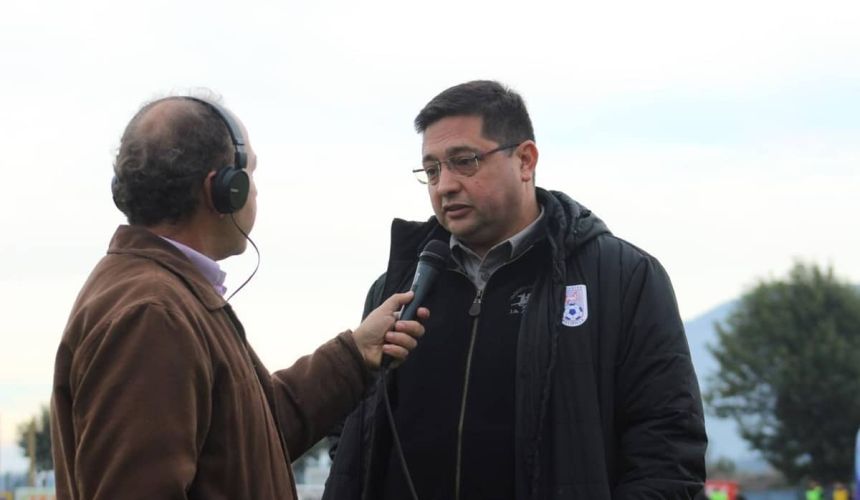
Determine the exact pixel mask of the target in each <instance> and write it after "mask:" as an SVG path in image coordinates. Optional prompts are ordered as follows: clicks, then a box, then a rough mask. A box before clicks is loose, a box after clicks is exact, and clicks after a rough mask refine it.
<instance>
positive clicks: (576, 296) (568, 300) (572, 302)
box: [561, 285, 588, 326]
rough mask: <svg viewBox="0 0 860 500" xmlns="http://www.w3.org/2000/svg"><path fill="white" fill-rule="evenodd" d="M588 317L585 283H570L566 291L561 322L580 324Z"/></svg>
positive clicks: (565, 324)
mask: <svg viewBox="0 0 860 500" xmlns="http://www.w3.org/2000/svg"><path fill="white" fill-rule="evenodd" d="M587 319H588V295H587V293H586V289H585V285H568V286H567V289H566V290H565V292H564V314H563V315H562V317H561V324H563V325H564V326H579V325H581V324H583V323H585V320H587Z"/></svg>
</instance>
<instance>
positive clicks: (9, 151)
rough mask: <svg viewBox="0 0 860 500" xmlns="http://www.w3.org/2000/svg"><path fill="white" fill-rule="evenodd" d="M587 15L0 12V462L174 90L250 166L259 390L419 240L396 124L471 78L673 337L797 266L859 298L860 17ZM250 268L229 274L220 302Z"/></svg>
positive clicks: (167, 7)
mask: <svg viewBox="0 0 860 500" xmlns="http://www.w3.org/2000/svg"><path fill="white" fill-rule="evenodd" d="M595 4H596V2H576V1H574V2H544V1H535V2H529V3H528V4H525V3H519V2H504V1H502V2H489V1H485V0H479V1H472V2H455V1H453V0H440V1H437V2H433V3H432V4H430V3H425V4H412V3H408V2H395V1H376V2H361V3H356V2H346V1H342V2H341V1H337V2H330V1H321V2H315V3H313V4H312V5H311V3H310V2H297V1H286V2H283V1H278V2H275V1H260V0H251V1H248V2H245V3H242V4H241V5H239V4H236V3H235V2H232V3H227V2H220V1H216V2H202V1H188V2H168V1H167V0H153V1H150V2H144V3H141V2H136V3H131V2H115V1H107V0H99V1H90V0H86V1H79V2H62V1H59V0H46V1H43V2H27V1H24V0H12V1H10V2H6V4H4V15H3V16H2V18H0V67H2V68H3V78H2V79H0V109H2V115H3V118H2V120H0V146H2V151H3V160H2V165H3V174H4V181H5V184H6V186H7V188H8V189H7V190H6V195H5V198H4V201H5V202H6V204H7V207H9V208H10V209H11V210H9V211H8V213H7V217H6V218H5V220H4V229H5V231H4V233H5V236H4V237H3V239H2V241H0V262H2V263H3V264H2V268H0V300H2V303H3V304H5V307H4V313H5V314H4V327H3V330H2V337H0V339H2V348H0V444H2V445H4V446H6V448H5V449H7V450H8V449H9V448H8V447H9V446H10V444H11V442H12V441H13V437H14V433H15V426H16V424H17V423H18V422H19V421H21V420H22V419H24V418H26V417H27V416H28V415H31V414H33V413H35V412H36V411H38V408H39V404H41V403H42V402H45V401H47V399H48V397H49V394H50V384H51V376H52V371H53V358H54V353H55V350H56V345H57V343H58V341H59V337H60V335H61V332H62V329H63V325H64V323H65V320H66V315H67V314H68V311H69V308H70V306H71V303H72V301H73V300H74V297H75V294H76V293H77V290H78V288H79V287H80V285H81V284H82V282H83V280H84V279H85V278H86V275H87V273H88V272H89V269H90V268H91V267H92V265H93V264H94V263H95V262H96V261H97V259H98V258H99V257H100V256H101V255H102V254H103V253H104V250H105V248H106V245H107V241H108V239H109V237H110V235H111V234H112V232H113V230H114V228H115V226H116V225H117V224H119V223H121V222H122V218H121V216H120V214H119V213H118V212H117V211H116V210H115V208H114V207H113V205H112V203H111V201H110V194H109V190H108V185H109V182H110V178H111V175H112V174H111V161H112V156H113V153H114V150H115V148H116V146H117V144H118V140H119V135H120V133H121V131H122V128H123V127H124V125H125V123H126V122H127V120H128V119H129V118H130V116H131V115H132V114H133V113H134V111H135V110H136V109H137V107H138V106H139V105H140V104H141V103H142V102H143V101H146V100H148V99H151V98H153V97H157V96H159V95H164V94H165V93H169V92H171V91H174V90H178V91H182V90H184V89H188V88H192V87H208V88H211V89H213V90H214V91H216V92H218V93H220V94H221V95H223V96H224V99H225V103H226V104H227V105H228V106H229V107H231V108H232V109H233V110H234V111H235V112H236V113H237V114H238V115H239V116H240V118H242V120H243V121H244V123H245V124H246V125H247V127H248V129H249V131H250V135H251V142H252V143H253V145H254V147H255V149H256V150H257V153H258V154H259V156H260V165H259V170H258V174H257V182H258V184H259V186H260V198H259V207H260V212H259V217H258V221H257V225H256V227H255V231H254V234H253V236H254V238H255V241H257V243H258V245H259V246H260V248H261V251H262V264H261V267H260V272H259V274H258V275H257V276H256V277H255V278H254V280H253V281H252V282H251V284H249V285H248V287H247V288H246V289H244V290H243V291H242V292H241V293H240V294H239V295H237V296H236V298H235V299H234V301H233V302H234V305H235V307H236V309H237V310H238V313H239V314H240V316H241V317H242V319H243V322H244V323H245V325H246V328H247V330H248V332H249V338H250V340H251V342H252V343H253V344H254V345H255V346H256V348H257V350H258V351H259V352H260V354H261V357H262V359H263V360H264V362H266V363H267V365H268V366H269V367H270V368H271V369H275V368H278V367H281V366H284V365H286V364H289V363H291V362H292V361H293V360H294V359H295V358H296V357H298V356H299V355H301V354H303V353H306V352H308V351H310V350H311V349H313V348H314V347H316V346H317V345H318V344H320V343H321V342H323V341H324V340H326V339H327V338H329V337H331V336H333V335H335V334H336V333H337V332H338V331H340V330H342V329H345V328H348V327H353V326H355V325H356V324H357V321H358V318H359V314H360V310H361V306H362V304H363V300H364V294H365V291H366V288H367V286H368V285H369V283H370V282H371V281H372V280H373V279H374V278H375V277H376V276H377V275H378V274H379V273H380V272H381V271H382V270H383V269H384V266H385V261H386V256H387V252H388V251H387V245H388V227H389V221H390V219H391V218H392V217H403V218H410V219H425V218H427V217H429V216H430V214H431V211H430V208H429V203H428V200H427V197H426V193H425V191H424V189H423V188H422V187H421V186H420V185H418V184H417V183H415V182H414V180H413V178H412V177H411V174H410V173H409V172H408V171H409V170H410V169H411V168H412V166H413V165H414V164H416V163H417V161H418V158H419V151H420V137H419V136H418V135H416V134H415V133H414V131H413V130H412V126H411V122H412V118H413V117H414V115H415V114H416V113H417V111H418V110H419V109H420V108H421V107H422V106H423V104H424V103H425V102H426V101H427V100H429V99H430V98H431V97H432V96H433V95H435V94H436V93H438V92H439V91H441V90H443V89H444V88H446V87H448V86H450V85H453V84H456V83H460V82H463V81H467V80H471V79H476V78H492V79H498V80H501V81H503V82H505V83H507V84H509V85H511V86H512V87H513V88H515V89H517V90H518V91H520V92H521V93H522V95H523V96H524V97H525V99H526V101H527V103H528V105H529V107H530V110H531V113H532V119H533V121H534V125H535V130H536V134H537V138H538V145H539V147H540V152H541V158H540V161H539V164H538V174H537V180H538V185H540V186H543V187H547V188H552V189H559V190H563V191H565V192H567V193H568V194H570V195H571V196H573V197H574V198H576V199H578V200H580V201H581V202H583V203H585V204H586V205H588V206H589V207H590V208H591V209H592V210H594V212H595V213H597V214H598V215H599V216H600V217H602V218H603V219H604V220H605V221H606V222H607V224H608V225H609V227H610V228H611V229H612V230H613V231H614V232H615V233H616V234H618V235H620V236H622V237H624V238H626V239H628V240H630V241H632V242H634V243H635V244H637V245H638V246H640V247H642V248H644V249H645V250H647V251H649V252H650V253H652V254H654V255H655V256H657V257H658V258H659V259H660V260H661V262H662V263H663V264H664V265H665V266H666V268H667V269H668V271H669V273H670V275H671V276H672V279H673V282H674V284H675V288H676V294H677V296H678V302H679V306H680V308H681V312H682V315H683V316H684V317H685V318H687V319H690V318H693V317H695V316H697V315H698V314H700V313H702V312H704V311H706V310H708V309H709V308H711V307H713V306H716V305H718V304H720V303H722V302H724V301H726V300H728V299H731V298H733V297H735V296H737V295H738V294H740V293H742V292H743V290H744V289H745V288H746V287H748V286H751V285H752V284H754V283H755V281H756V280H757V279H759V278H767V277H769V276H774V275H781V274H782V273H784V272H785V271H786V270H787V269H788V268H789V267H790V266H791V264H792V263H793V262H794V261H795V260H796V259H805V260H809V261H814V262H818V263H821V264H825V265H827V264H831V265H833V266H834V267H835V269H836V271H837V273H839V274H841V275H842V276H844V277H845V278H846V279H850V280H852V281H854V282H860V259H858V258H857V255H860V236H858V233H860V232H858V231H857V221H856V219H857V214H858V213H860V196H858V195H857V193H858V192H860V118H858V117H860V99H858V97H860V64H858V63H860V61H858V59H860V31H858V30H857V26H860V7H858V5H857V3H856V2H849V1H845V2H839V1H832V0H823V1H820V2H815V3H814V4H812V3H809V2H790V1H789V2H786V1H781V2H777V1H743V2H741V1H726V2H720V3H712V4H704V3H700V2H689V1H684V2H682V1H672V2H660V1H658V2H648V3H647V4H643V3H641V2H636V3H634V2H629V3H627V2H613V3H600V4H599V5H595ZM253 265H254V257H253V256H252V255H244V256H241V257H237V258H233V259H230V260H228V261H226V262H225V263H224V268H225V269H226V270H227V272H228V285H229V286H232V287H235V286H237V285H238V283H241V281H243V280H244V278H245V277H246V276H247V275H248V274H249V273H250V271H251V269H253ZM14 466H20V462H15V461H13V460H12V459H9V458H8V457H7V456H6V455H5V454H4V455H3V456H2V460H0V472H2V471H5V470H7V469H8V468H9V467H14Z"/></svg>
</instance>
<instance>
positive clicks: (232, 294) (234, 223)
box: [227, 213, 260, 302]
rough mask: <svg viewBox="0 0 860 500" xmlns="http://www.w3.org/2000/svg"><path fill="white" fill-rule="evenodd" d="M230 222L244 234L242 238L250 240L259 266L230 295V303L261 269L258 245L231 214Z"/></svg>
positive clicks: (228, 300) (228, 298)
mask: <svg viewBox="0 0 860 500" xmlns="http://www.w3.org/2000/svg"><path fill="white" fill-rule="evenodd" d="M230 220H231V221H233V225H234V226H236V229H238V230H239V232H240V233H242V236H244V237H245V239H246V240H248V243H250V244H251V246H252V247H254V251H255V252H256V253H257V265H256V266H255V267H254V271H253V272H252V273H251V275H250V276H248V279H246V280H245V281H244V282H243V283H242V284H241V285H239V288H237V289H236V291H234V292H233V293H231V294H230V296H229V297H227V302H230V299H232V298H233V296H234V295H236V294H237V293H239V290H241V289H242V288H244V287H245V285H247V284H248V282H249V281H251V278H253V277H254V275H255V274H257V270H258V269H260V249H259V248H257V245H256V244H255V243H254V240H252V239H251V237H250V236H248V233H246V232H245V231H244V230H243V229H242V228H241V227H239V224H238V223H237V222H236V218H235V217H233V214H232V213H231V214H230Z"/></svg>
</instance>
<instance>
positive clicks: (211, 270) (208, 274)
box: [162, 236, 227, 296]
mask: <svg viewBox="0 0 860 500" xmlns="http://www.w3.org/2000/svg"><path fill="white" fill-rule="evenodd" d="M162 238H164V239H165V240H166V241H169V242H170V243H171V244H172V245H173V246H175V247H176V248H178V249H179V251H180V252H182V253H183V254H185V256H186V257H188V260H190V261H191V263H192V264H194V267H196V268H197V269H198V270H199V271H200V272H201V273H203V276H204V277H205V278H206V280H207V281H209V283H212V286H213V287H215V291H216V292H218V293H219V294H221V295H222V296H223V295H224V294H225V293H227V287H225V286H224V278H226V277H227V273H225V272H224V271H222V270H221V267H220V266H219V265H218V263H217V262H215V261H214V260H212V259H210V258H209V257H207V256H205V255H203V254H202V253H200V252H198V251H197V250H194V249H193V248H191V247H189V246H187V245H183V244H182V243H179V242H178V241H173V240H171V239H170V238H165V237H164V236H162Z"/></svg>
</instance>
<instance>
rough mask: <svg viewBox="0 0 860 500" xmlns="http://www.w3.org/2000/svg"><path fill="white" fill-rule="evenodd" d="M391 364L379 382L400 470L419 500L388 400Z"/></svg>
mask: <svg viewBox="0 0 860 500" xmlns="http://www.w3.org/2000/svg"><path fill="white" fill-rule="evenodd" d="M389 366H390V364H387V363H383V365H382V373H381V376H380V377H379V382H380V385H381V390H382V399H384V400H385V412H386V413H388V423H389V427H390V428H391V436H392V437H393V438H394V449H395V450H396V451H397V458H398V459H399V460H400V468H401V469H402V470H403V475H404V476H405V477H406V486H408V487H409V492H410V493H411V494H412V498H413V500H418V493H417V492H416V491H415V485H414V484H412V475H411V474H409V466H407V465H406V456H405V455H404V454H403V446H402V445H401V444H400V436H398V434H397V426H395V425H394V412H392V411H391V401H390V400H389V399H388V384H387V383H386V380H387V379H388V369H389Z"/></svg>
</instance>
